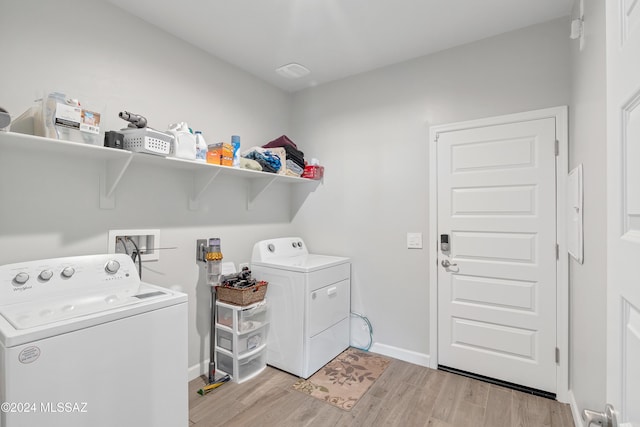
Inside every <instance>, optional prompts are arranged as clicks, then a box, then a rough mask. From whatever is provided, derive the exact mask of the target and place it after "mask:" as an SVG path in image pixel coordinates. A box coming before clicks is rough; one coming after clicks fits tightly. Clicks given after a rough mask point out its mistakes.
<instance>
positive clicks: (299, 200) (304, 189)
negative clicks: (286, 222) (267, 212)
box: [290, 180, 323, 219]
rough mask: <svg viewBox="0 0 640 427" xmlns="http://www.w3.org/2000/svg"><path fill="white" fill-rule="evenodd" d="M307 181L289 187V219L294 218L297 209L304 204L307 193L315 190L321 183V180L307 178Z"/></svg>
mask: <svg viewBox="0 0 640 427" xmlns="http://www.w3.org/2000/svg"><path fill="white" fill-rule="evenodd" d="M309 181H310V182H309V183H304V184H296V185H292V186H291V187H292V188H291V212H290V215H291V219H293V218H295V216H296V215H297V213H298V211H299V210H300V208H301V207H302V205H303V204H304V202H305V200H307V197H309V195H310V194H311V193H312V192H314V191H316V189H317V188H318V186H319V185H320V184H321V183H323V181H322V180H309Z"/></svg>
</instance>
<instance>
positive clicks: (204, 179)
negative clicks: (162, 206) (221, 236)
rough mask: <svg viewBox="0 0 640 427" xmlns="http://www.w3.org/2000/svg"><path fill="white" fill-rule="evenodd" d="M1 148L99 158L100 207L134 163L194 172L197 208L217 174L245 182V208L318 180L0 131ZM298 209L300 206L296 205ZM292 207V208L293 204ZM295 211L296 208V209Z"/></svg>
mask: <svg viewBox="0 0 640 427" xmlns="http://www.w3.org/2000/svg"><path fill="white" fill-rule="evenodd" d="M0 149H1V150H13V151H16V152H20V151H21V152H24V153H25V154H26V155H33V153H39V154H46V155H47V156H51V158H52V159H53V158H54V157H55V156H61V157H77V158H86V159H94V160H102V161H103V165H104V166H103V167H102V168H101V170H100V172H99V173H100V208H102V209H113V208H115V196H116V190H117V188H118V185H119V184H120V181H121V179H122V177H123V176H124V175H125V173H126V172H127V171H128V170H129V169H130V168H131V167H134V166H135V165H152V166H154V167H158V168H163V169H167V170H174V171H179V170H182V171H190V172H191V173H192V174H193V186H192V188H191V191H190V194H189V204H188V207H189V209H191V210H197V209H199V206H200V200H201V199H202V197H203V195H204V193H205V191H206V190H207V188H209V186H210V185H211V184H212V183H213V182H215V180H216V178H218V177H220V176H225V175H226V176H232V177H234V178H238V179H244V180H246V181H247V209H248V210H250V209H253V208H254V207H255V204H256V201H257V200H258V199H259V198H260V196H261V195H262V194H264V192H265V191H266V190H267V189H268V188H269V187H271V186H272V184H274V183H276V182H278V183H284V184H288V185H289V186H290V188H291V189H293V188H300V189H303V191H307V192H310V191H314V190H315V189H316V188H317V186H318V185H319V182H320V181H314V180H311V179H306V178H297V177H293V176H287V175H279V174H273V173H268V172H260V171H253V170H249V169H239V168H233V167H229V166H219V165H214V164H210V163H203V162H197V161H195V160H184V159H178V158H175V157H162V156H154V155H148V154H144V153H133V152H131V151H127V150H119V149H115V148H109V147H103V146H98V145H91V144H83V143H77V142H70V141H64V140H58V139H52V138H44V137H40V136H34V135H26V134H21V133H15V132H0ZM297 208H298V209H299V206H298V207H297ZM292 209H295V207H292ZM295 210H297V209H295Z"/></svg>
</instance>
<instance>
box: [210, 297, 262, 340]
mask: <svg viewBox="0 0 640 427" xmlns="http://www.w3.org/2000/svg"><path fill="white" fill-rule="evenodd" d="M217 305H218V309H217V317H218V319H217V323H218V324H220V325H223V326H226V327H228V328H231V329H232V330H233V331H235V332H239V333H242V332H249V331H253V330H256V329H258V328H260V327H262V326H263V325H265V324H266V323H267V322H268V317H267V314H268V311H267V301H266V300H264V301H260V302H257V303H255V304H251V305H249V306H247V307H238V306H234V305H232V304H226V303H223V302H220V301H218V302H217ZM234 320H235V322H234Z"/></svg>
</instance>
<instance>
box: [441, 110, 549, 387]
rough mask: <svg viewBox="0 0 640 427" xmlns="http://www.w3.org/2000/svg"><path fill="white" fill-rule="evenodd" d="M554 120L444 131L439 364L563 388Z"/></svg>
mask: <svg viewBox="0 0 640 427" xmlns="http://www.w3.org/2000/svg"><path fill="white" fill-rule="evenodd" d="M555 139H556V138H555V119H553V118H547V119H538V120H529V121H523V122H518V123H510V124H503V125H496V126H485V127H478V128H473V129H464V130H455V131H448V132H443V133H441V134H439V137H438V143H437V165H438V166H437V167H438V174H437V177H438V234H448V235H449V236H450V250H449V251H448V252H446V253H444V252H440V253H439V262H441V261H442V260H444V259H447V260H449V261H450V262H451V263H453V265H452V266H451V267H449V268H445V267H443V266H441V265H440V264H439V267H438V363H439V364H441V365H445V366H448V367H451V368H456V369H460V370H464V371H470V372H473V373H476V374H480V375H483V376H487V377H492V378H496V379H500V380H503V381H507V382H511V383H516V384H520V385H524V386H527V387H531V388H535V389H539V390H543V391H546V392H551V393H555V392H556V364H555V347H556V249H555V246H556V223H555V221H556V220H555V218H556V210H555V206H556V202H555V185H556V184H555V170H556V165H555Z"/></svg>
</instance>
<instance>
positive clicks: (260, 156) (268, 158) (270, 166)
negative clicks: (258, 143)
mask: <svg viewBox="0 0 640 427" xmlns="http://www.w3.org/2000/svg"><path fill="white" fill-rule="evenodd" d="M242 157H244V158H245V159H250V160H254V161H256V162H257V163H258V164H259V165H260V166H261V167H262V170H263V171H264V172H271V173H277V172H278V171H279V170H280V169H282V162H281V161H280V157H278V156H277V155H275V154H273V153H272V152H271V151H270V150H265V149H264V148H261V147H253V148H250V149H249V150H247V151H245V152H244V153H242Z"/></svg>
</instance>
